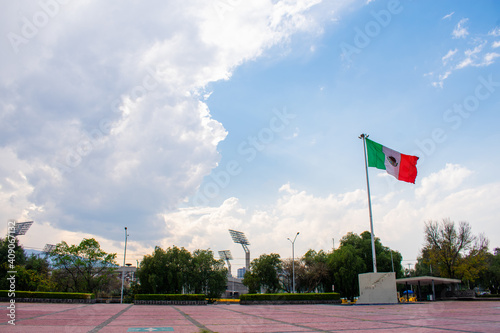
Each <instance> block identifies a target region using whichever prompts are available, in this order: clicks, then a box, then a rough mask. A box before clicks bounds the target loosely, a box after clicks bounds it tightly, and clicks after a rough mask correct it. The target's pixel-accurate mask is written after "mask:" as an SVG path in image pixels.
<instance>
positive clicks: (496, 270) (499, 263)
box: [479, 247, 500, 294]
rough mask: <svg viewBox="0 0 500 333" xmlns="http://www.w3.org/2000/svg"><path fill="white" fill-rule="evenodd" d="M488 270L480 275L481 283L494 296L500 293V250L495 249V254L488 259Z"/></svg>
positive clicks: (488, 256)
mask: <svg viewBox="0 0 500 333" xmlns="http://www.w3.org/2000/svg"><path fill="white" fill-rule="evenodd" d="M486 261H487V266H488V268H487V269H486V270H484V271H483V272H482V273H481V274H480V278H479V283H480V284H481V286H482V287H483V288H484V289H488V290H490V292H491V293H492V294H499V293H500V248H498V247H497V248H495V251H494V254H491V253H488V254H487V257H486Z"/></svg>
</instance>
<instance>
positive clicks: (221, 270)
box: [189, 250, 227, 298]
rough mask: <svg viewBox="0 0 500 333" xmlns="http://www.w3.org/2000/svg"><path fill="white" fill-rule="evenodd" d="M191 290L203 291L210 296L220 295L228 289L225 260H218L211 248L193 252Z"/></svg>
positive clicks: (196, 292)
mask: <svg viewBox="0 0 500 333" xmlns="http://www.w3.org/2000/svg"><path fill="white" fill-rule="evenodd" d="M189 272H190V274H189V275H190V276H191V278H190V281H192V285H191V288H190V290H191V291H192V292H194V293H195V294H199V293H203V294H205V295H207V296H208V297H209V298H217V297H220V296H221V295H222V294H223V293H224V291H225V290H226V285H227V268H225V267H224V260H216V259H215V258H214V253H213V252H212V251H210V250H196V251H194V252H193V259H192V263H191V269H190V270H189Z"/></svg>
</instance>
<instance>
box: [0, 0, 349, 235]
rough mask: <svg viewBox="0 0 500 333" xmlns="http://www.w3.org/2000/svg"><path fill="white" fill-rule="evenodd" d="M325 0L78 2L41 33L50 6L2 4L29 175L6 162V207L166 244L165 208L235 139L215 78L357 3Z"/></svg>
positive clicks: (22, 161)
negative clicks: (213, 101) (216, 109)
mask: <svg viewBox="0 0 500 333" xmlns="http://www.w3.org/2000/svg"><path fill="white" fill-rule="evenodd" d="M320 2H321V1H319V0H296V1H278V2H277V1H271V0H257V1H252V2H244V1H230V2H224V1H222V2H216V5H214V3H213V2H206V1H201V0H186V1H182V2H163V1H151V2H148V3H135V2H124V3H120V4H118V3H116V4H115V3H106V4H102V3H101V2H98V1H95V0H94V1H92V0H91V1H86V2H78V3H76V2H71V3H68V4H65V5H60V6H59V7H57V8H56V7H53V8H52V10H54V13H53V14H54V15H51V16H50V19H49V20H48V21H47V22H46V23H45V24H44V25H43V27H42V26H40V27H38V28H37V27H35V29H32V30H31V34H30V36H28V35H27V31H29V28H30V27H31V26H32V25H33V24H34V23H33V22H30V20H31V18H32V17H33V16H34V15H35V14H37V13H43V12H44V11H46V10H44V9H43V8H42V7H41V6H40V4H38V3H32V2H27V1H24V2H23V1H19V2H13V3H9V4H8V5H6V6H4V7H5V8H3V10H4V13H6V16H8V19H6V20H3V21H2V22H1V23H0V31H1V32H2V35H4V36H7V35H9V34H10V35H9V36H13V34H15V35H16V36H19V38H21V39H17V41H19V40H22V42H19V43H18V42H16V40H13V39H10V40H9V39H8V38H4V39H2V40H1V41H0V47H2V49H3V50H6V52H2V54H1V55H0V60H1V61H0V71H1V72H2V77H1V78H0V96H1V97H2V102H1V103H2V104H0V106H1V112H0V119H1V120H2V122H1V124H0V131H1V132H2V135H4V138H6V139H5V140H3V141H2V142H3V143H2V146H1V147H0V148H1V149H3V150H2V151H3V153H5V154H7V155H9V158H10V159H11V160H12V161H13V163H14V164H15V165H16V167H15V168H17V169H19V171H22V174H23V177H21V178H20V176H19V175H20V174H19V173H16V172H13V171H12V170H6V169H2V170H1V174H0V179H1V180H2V181H3V183H2V188H1V189H0V191H1V192H0V195H1V196H3V197H4V198H6V199H9V198H10V199H11V202H12V204H11V205H10V206H9V207H4V208H2V214H3V216H4V217H6V218H7V219H8V218H24V217H30V218H31V219H35V220H36V221H38V223H40V224H45V223H48V224H49V225H50V226H51V227H52V228H55V229H57V230H71V231H80V232H85V233H88V234H92V235H101V236H105V237H110V238H111V239H121V236H120V235H121V233H122V232H121V231H122V230H123V227H124V226H128V227H129V228H130V229H135V230H136V233H135V237H136V240H137V241H144V240H149V241H154V240H160V239H163V237H164V236H165V235H167V234H168V233H169V230H168V229H166V228H165V225H164V219H163V214H165V212H168V211H170V210H172V209H175V207H177V205H179V204H180V203H182V202H183V201H185V199H186V198H187V197H189V196H192V195H193V194H194V193H195V192H196V190H197V188H198V187H199V186H200V184H201V182H202V180H203V177H205V176H206V175H208V174H209V173H210V172H211V170H212V169H213V168H214V167H215V166H217V164H218V162H219V159H220V155H219V153H218V151H217V146H218V144H219V143H220V142H221V141H222V140H224V138H225V137H226V135H227V131H226V130H225V128H224V127H223V125H222V124H221V123H220V122H218V121H217V120H215V119H213V118H212V116H211V114H210V110H209V109H208V107H207V105H206V103H205V102H204V96H207V95H209V94H210V92H207V91H206V87H207V85H208V84H209V83H210V82H214V81H218V80H226V79H228V78H230V76H231V74H232V71H233V70H234V69H235V68H236V67H237V66H238V65H240V64H242V63H243V62H245V61H249V60H252V59H255V58H256V57H259V56H261V55H262V54H263V52H264V51H265V50H268V49H270V48H271V47H273V46H276V45H282V44H286V43H287V41H288V40H289V39H290V36H291V35H293V34H294V33H296V32H299V31H306V32H308V33H311V34H318V33H321V32H322V30H321V28H320V24H318V22H317V19H319V20H322V19H324V18H323V16H322V15H324V13H325V12H331V11H332V10H333V9H339V8H341V7H342V6H345V5H346V4H347V3H348V2H342V3H341V4H325V5H322V6H323V9H327V10H317V9H315V6H316V5H318V4H320ZM219 5H222V6H219ZM7 14H8V15H7ZM318 17H319V18H318ZM25 18H26V20H27V21H26V20H25ZM19 23H21V24H19ZM23 24H24V26H23ZM35 30H36V31H35ZM7 138H8V139H7ZM8 184H9V186H10V187H9V186H7V185H8ZM12 198H15V200H14V199H12ZM145 225H147V227H144V226H145ZM109 235H113V236H109Z"/></svg>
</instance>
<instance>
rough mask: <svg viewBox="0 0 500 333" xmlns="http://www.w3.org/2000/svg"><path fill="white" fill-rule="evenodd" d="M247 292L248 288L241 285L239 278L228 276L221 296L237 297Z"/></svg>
mask: <svg viewBox="0 0 500 333" xmlns="http://www.w3.org/2000/svg"><path fill="white" fill-rule="evenodd" d="M246 293H248V288H247V287H246V286H244V285H243V283H242V281H241V279H235V278H234V277H230V278H228V279H227V289H226V292H225V293H224V295H223V296H222V297H223V298H239V297H240V295H242V294H246Z"/></svg>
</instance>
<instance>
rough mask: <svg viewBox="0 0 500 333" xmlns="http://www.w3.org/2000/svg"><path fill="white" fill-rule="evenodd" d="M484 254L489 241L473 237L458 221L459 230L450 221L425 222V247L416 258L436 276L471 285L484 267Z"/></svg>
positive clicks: (466, 227)
mask: <svg viewBox="0 0 500 333" xmlns="http://www.w3.org/2000/svg"><path fill="white" fill-rule="evenodd" d="M487 253H488V240H487V239H486V238H485V237H484V236H482V235H480V236H479V237H478V236H475V235H473V233H472V228H471V226H470V224H469V223H467V222H460V223H459V225H458V229H457V228H456V227H455V223H454V222H453V221H451V220H450V219H443V221H442V222H441V223H438V222H434V221H429V222H426V223H425V245H424V248H423V249H422V251H421V256H420V257H419V258H420V259H421V262H422V265H424V266H425V265H429V266H431V267H432V270H433V271H434V272H435V274H436V275H438V276H441V277H445V278H457V279H462V280H463V281H470V282H474V281H475V280H476V279H477V278H479V274H480V272H481V271H483V270H485V269H486V267H487V266H486V259H487Z"/></svg>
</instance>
